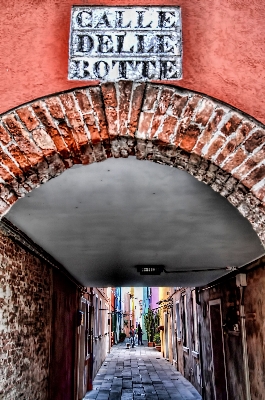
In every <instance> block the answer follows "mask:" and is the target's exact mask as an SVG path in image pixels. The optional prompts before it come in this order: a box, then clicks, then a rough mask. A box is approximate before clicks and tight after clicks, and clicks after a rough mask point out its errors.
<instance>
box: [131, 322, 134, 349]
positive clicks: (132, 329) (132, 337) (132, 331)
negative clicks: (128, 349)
mask: <svg viewBox="0 0 265 400" xmlns="http://www.w3.org/2000/svg"><path fill="white" fill-rule="evenodd" d="M130 341H131V344H132V347H134V346H135V330H134V326H132V327H131V329H130Z"/></svg>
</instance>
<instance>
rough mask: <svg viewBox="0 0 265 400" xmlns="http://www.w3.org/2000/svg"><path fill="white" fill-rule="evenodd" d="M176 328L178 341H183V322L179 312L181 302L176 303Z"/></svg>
mask: <svg viewBox="0 0 265 400" xmlns="http://www.w3.org/2000/svg"><path fill="white" fill-rule="evenodd" d="M176 328H177V332H176V333H177V339H178V340H181V321H180V311H179V301H177V302H176Z"/></svg>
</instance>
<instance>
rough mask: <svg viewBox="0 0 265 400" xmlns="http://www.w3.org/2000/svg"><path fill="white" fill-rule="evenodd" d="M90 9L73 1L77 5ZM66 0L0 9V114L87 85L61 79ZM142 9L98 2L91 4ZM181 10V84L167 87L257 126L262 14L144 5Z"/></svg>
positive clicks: (235, 7) (264, 116) (209, 2)
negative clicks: (233, 110) (231, 110)
mask: <svg viewBox="0 0 265 400" xmlns="http://www.w3.org/2000/svg"><path fill="white" fill-rule="evenodd" d="M93 3H94V4H95V2H94V1H85V0H83V1H80V2H79V3H78V4H80V5H88V4H93ZM73 4H74V2H73V0H45V1H44V0H38V1H33V0H25V1H21V0H12V1H8V2H4V1H2V2H1V13H0V36H1V41H0V54H1V57H0V74H1V80H0V112H1V113H2V112H4V111H7V110H9V109H11V108H13V107H16V106H18V105H20V104H23V103H25V102H28V101H30V100H33V99H35V98H38V97H42V96H46V95H49V94H51V93H55V92H59V91H64V90H67V89H70V88H73V87H77V86H84V85H87V84H88V82H79V83H77V82H75V81H68V80H67V63H68V37H69V22H70V10H71V6H72V5H73ZM104 4H109V5H117V4H120V5H133V4H135V5H145V4H146V1H144V0H138V1H137V2H136V1H133V0H127V1H124V0H120V1H118V0H115V2H114V1H111V0H103V1H102V0H101V1H98V2H97V5H104ZM148 4H154V5H179V6H181V7H182V18H183V46H184V63H183V79H182V80H181V81H177V82H175V83H174V84H177V85H180V86H183V87H185V88H188V89H191V90H195V91H199V92H202V93H204V94H207V95H210V96H213V97H215V98H217V99H220V100H222V101H224V102H227V103H229V104H231V105H232V106H235V107H237V108H239V109H241V110H242V111H244V112H246V113H248V114H250V115H252V116H253V117H255V118H256V119H258V120H260V121H262V122H263V123H265V96H264V82H265V26H264V19H265V7H264V4H263V2H262V1H258V0H252V1H251V2H249V1H246V0H196V1H195V0H194V1H187V0H179V1H169V0H163V2H162V1H161V0H160V1H158V0H150V1H149V2H148Z"/></svg>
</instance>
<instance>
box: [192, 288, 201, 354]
mask: <svg viewBox="0 0 265 400" xmlns="http://www.w3.org/2000/svg"><path fill="white" fill-rule="evenodd" d="M191 300H192V307H191V311H192V350H193V351H195V352H196V353H198V352H199V338H198V316H197V304H196V291H195V290H192V291H191Z"/></svg>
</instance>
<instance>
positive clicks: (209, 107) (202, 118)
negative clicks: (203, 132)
mask: <svg viewBox="0 0 265 400" xmlns="http://www.w3.org/2000/svg"><path fill="white" fill-rule="evenodd" d="M213 109H214V105H213V103H212V102H211V101H210V100H203V101H202V104H201V106H200V109H199V110H198V111H197V113H196V115H195V118H194V121H195V122H196V123H197V124H201V125H202V126H205V125H206V124H207V122H208V121H209V119H210V117H211V115H212V112H213Z"/></svg>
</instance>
